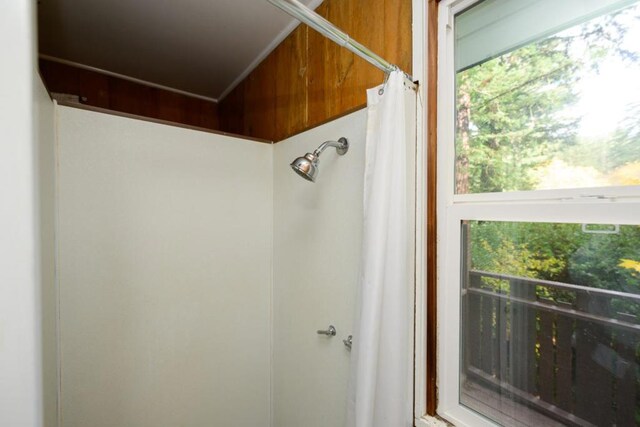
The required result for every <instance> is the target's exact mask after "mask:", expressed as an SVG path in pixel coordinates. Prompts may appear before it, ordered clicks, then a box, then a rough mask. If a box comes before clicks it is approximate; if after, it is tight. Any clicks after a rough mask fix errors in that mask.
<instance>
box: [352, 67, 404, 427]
mask: <svg viewBox="0 0 640 427" xmlns="http://www.w3.org/2000/svg"><path fill="white" fill-rule="evenodd" d="M404 83H405V76H404V74H403V73H402V72H393V73H391V75H390V76H389V79H388V81H387V83H386V84H385V85H384V86H381V87H378V88H374V89H370V90H368V91H367V102H368V116H367V140H366V163H365V183H364V185H365V188H364V230H363V242H362V261H361V273H360V291H359V292H360V293H359V298H358V308H357V316H356V322H355V328H354V338H353V339H354V344H353V352H352V354H351V371H350V380H349V395H348V398H349V402H348V423H347V426H348V427H405V426H411V425H413V424H412V413H413V411H412V398H411V389H412V380H411V369H412V366H411V364H410V360H411V355H412V353H411V352H412V347H411V337H412V333H413V332H412V328H411V320H412V318H413V317H412V308H411V307H410V305H409V304H410V291H411V289H412V288H411V285H410V283H411V280H410V275H409V266H410V261H409V250H408V247H409V218H410V217H411V216H410V215H409V214H408V212H409V211H410V209H411V206H409V201H410V200H412V198H411V197H410V195H409V194H408V191H409V183H408V179H407V171H408V168H409V167H413V166H412V165H411V166H410V165H408V156H407V147H408V145H407V144H408V141H407V137H408V132H407V120H410V119H411V117H410V116H409V115H412V114H413V113H414V112H413V111H407V110H408V109H409V108H407V105H411V103H408V102H407V99H408V97H413V98H414V100H415V96H416V95H415V92H413V91H412V90H410V89H408V88H406V87H405V84H404ZM381 88H383V92H384V93H381V91H380V89H381Z"/></svg>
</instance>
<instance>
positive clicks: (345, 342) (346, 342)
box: [342, 335, 353, 351]
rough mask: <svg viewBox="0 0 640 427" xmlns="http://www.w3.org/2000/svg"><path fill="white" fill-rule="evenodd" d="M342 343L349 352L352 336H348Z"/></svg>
mask: <svg viewBox="0 0 640 427" xmlns="http://www.w3.org/2000/svg"><path fill="white" fill-rule="evenodd" d="M342 343H343V344H344V346H345V347H347V348H348V349H349V351H351V347H352V346H353V335H349V336H348V337H347V338H346V339H344V340H342Z"/></svg>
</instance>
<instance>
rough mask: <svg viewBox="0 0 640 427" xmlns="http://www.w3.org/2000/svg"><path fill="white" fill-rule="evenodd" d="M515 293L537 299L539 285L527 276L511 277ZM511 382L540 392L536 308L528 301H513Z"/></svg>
mask: <svg viewBox="0 0 640 427" xmlns="http://www.w3.org/2000/svg"><path fill="white" fill-rule="evenodd" d="M509 289H510V293H511V296H512V297H514V298H518V299H523V300H528V301H535V299H536V287H535V285H534V284H532V283H528V282H527V281H526V280H518V279H511V280H510V281H509ZM510 314H511V316H510V318H511V325H510V326H511V341H510V350H511V351H510V357H509V361H510V366H509V376H510V381H509V382H510V383H511V385H513V386H514V387H516V388H518V389H520V390H523V391H526V392H528V393H531V394H534V393H535V392H536V384H535V382H536V381H535V380H536V378H535V373H536V354H535V351H536V347H535V345H536V312H535V310H534V309H532V308H530V307H528V306H527V305H525V304H522V303H518V302H514V301H512V302H511V309H510Z"/></svg>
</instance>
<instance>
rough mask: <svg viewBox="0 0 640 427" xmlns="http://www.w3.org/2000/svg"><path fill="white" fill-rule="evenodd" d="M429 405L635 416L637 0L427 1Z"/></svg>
mask: <svg viewBox="0 0 640 427" xmlns="http://www.w3.org/2000/svg"><path fill="white" fill-rule="evenodd" d="M439 25H440V29H439V85H440V86H439V92H438V111H439V118H438V121H439V123H438V141H439V142H438V144H439V149H438V164H439V165H438V170H439V172H438V173H439V184H438V185H439V188H438V200H439V201H438V203H439V207H438V211H439V215H438V216H439V218H440V220H439V224H438V235H439V238H438V242H439V243H438V245H439V250H438V254H439V261H438V270H439V274H438V276H439V285H438V286H439V292H438V295H439V317H440V319H439V325H440V332H439V336H440V341H439V345H440V346H439V350H438V351H439V366H440V369H439V380H438V383H439V392H440V401H439V402H440V403H439V408H438V412H439V413H440V414H441V415H442V416H444V417H445V418H448V419H449V420H450V421H453V422H454V423H458V424H460V425H473V426H476V425H496V424H498V425H509V426H511V425H535V426H546V425H580V426H583V425H619V426H621V425H637V424H638V423H640V79H638V77H637V76H640V1H638V0H635V1H631V0H626V1H621V0H618V1H614V0H600V1H597V0H590V1H584V0H566V1H562V2H557V1H550V0H535V1H534V0H484V1H473V0H462V1H461V0H458V1H454V0H443V1H442V2H441V4H440V9H439Z"/></svg>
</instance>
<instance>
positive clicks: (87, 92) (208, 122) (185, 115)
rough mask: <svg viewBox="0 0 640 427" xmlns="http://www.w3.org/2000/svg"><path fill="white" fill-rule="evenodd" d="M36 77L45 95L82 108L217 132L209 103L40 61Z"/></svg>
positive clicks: (214, 108)
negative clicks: (77, 101) (75, 101)
mask: <svg viewBox="0 0 640 427" xmlns="http://www.w3.org/2000/svg"><path fill="white" fill-rule="evenodd" d="M40 73H41V75H42V78H43V80H44V82H45V84H46V86H47V89H48V90H49V92H57V93H64V94H69V95H77V96H79V97H80V98H81V103H83V104H85V105H89V106H92V107H99V108H104V109H107V110H112V111H117V112H122V113H128V114H134V115H137V116H143V117H150V118H152V119H159V120H166V121H169V122H174V123H179V124H185V125H190V126H196V127H201V128H206V129H211V130H219V121H218V104H216V103H214V102H211V101H206V100H203V99H200V98H194V97H190V96H186V95H182V94H179V93H175V92H171V91H167V90H162V89H158V88H154V87H151V86H145V85H142V84H139V83H134V82H131V81H128V80H124V79H119V78H116V77H111V76H108V75H105V74H101V73H97V72H95V71H89V70H85V69H82V68H78V67H72V66H69V65H65V64H60V63H58V62H52V61H47V60H42V59H41V60H40Z"/></svg>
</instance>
